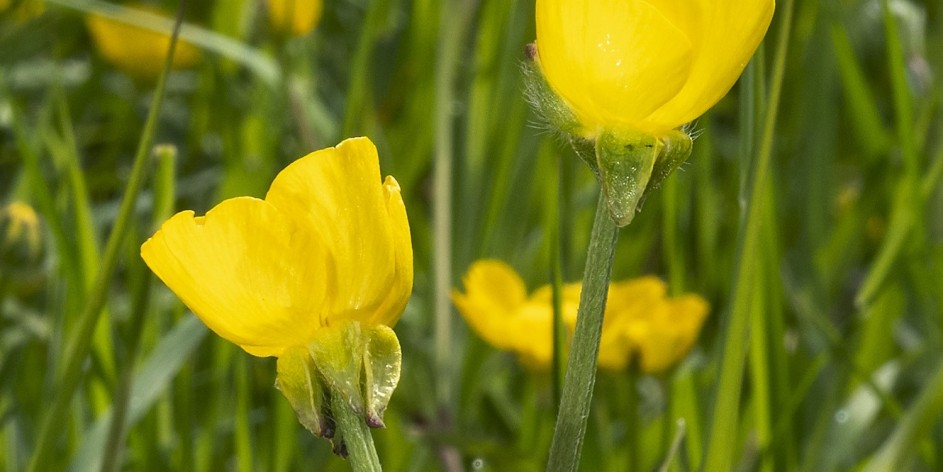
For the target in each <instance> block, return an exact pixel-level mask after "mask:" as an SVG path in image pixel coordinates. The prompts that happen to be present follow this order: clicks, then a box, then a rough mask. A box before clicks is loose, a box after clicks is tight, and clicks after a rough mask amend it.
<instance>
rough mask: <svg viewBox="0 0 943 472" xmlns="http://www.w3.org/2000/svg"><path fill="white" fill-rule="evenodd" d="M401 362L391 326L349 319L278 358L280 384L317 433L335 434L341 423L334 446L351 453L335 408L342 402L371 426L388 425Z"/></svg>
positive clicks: (301, 417)
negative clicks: (385, 422)
mask: <svg viewBox="0 0 943 472" xmlns="http://www.w3.org/2000/svg"><path fill="white" fill-rule="evenodd" d="M401 364H402V351H401V350H400V344H399V340H398V339H397V338H396V334H395V333H394V332H393V330H392V329H390V327H388V326H386V325H374V326H364V325H362V324H361V323H360V322H359V321H354V320H349V319H346V320H342V321H340V322H338V323H336V324H334V325H332V326H328V327H325V328H322V329H321V330H319V331H318V333H317V335H316V337H315V339H314V341H312V342H311V343H309V344H308V345H307V346H304V347H295V348H290V349H286V350H285V352H283V353H282V355H281V356H279V358H278V366H277V369H278V379H277V381H276V387H277V388H278V389H279V390H281V392H282V394H284V395H285V397H286V398H287V399H288V401H289V403H291V406H292V408H294V410H295V413H296V414H297V416H298V421H299V422H301V424H302V425H303V426H304V427H305V428H306V429H307V430H308V431H310V432H311V433H312V434H314V435H315V436H320V437H324V438H327V439H331V438H334V437H335V428H338V431H337V432H336V433H337V438H335V441H334V442H335V444H334V451H335V452H336V453H338V454H339V455H346V454H345V453H344V451H345V450H346V447H345V445H344V444H343V442H344V439H343V438H344V434H345V432H344V431H340V429H342V427H341V425H340V424H335V422H334V421H333V420H332V418H335V417H336V414H337V413H338V412H336V411H333V410H334V409H336V406H337V405H338V404H341V405H343V406H344V407H345V409H348V410H349V411H351V412H353V414H354V415H356V416H357V417H359V418H360V421H362V422H363V423H365V424H366V425H367V426H369V427H371V428H382V427H383V413H384V411H386V407H387V405H389V402H390V398H391V396H392V394H393V391H394V390H395V389H396V385H397V383H399V377H400V367H401ZM348 434H349V433H348Z"/></svg>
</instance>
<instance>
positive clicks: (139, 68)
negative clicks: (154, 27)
mask: <svg viewBox="0 0 943 472" xmlns="http://www.w3.org/2000/svg"><path fill="white" fill-rule="evenodd" d="M134 8H135V9H137V10H141V11H143V12H147V13H152V14H155V15H160V16H166V15H165V14H164V12H162V11H160V10H157V9H155V8H153V7H150V6H147V5H136V6H134ZM85 24H86V25H87V26H88V29H89V32H90V33H91V34H92V40H93V41H94V43H95V49H97V50H98V52H99V54H101V56H102V57H103V58H105V60H107V61H108V62H109V63H111V64H112V65H114V66H115V67H117V68H118V69H120V70H121V71H122V72H124V73H126V74H128V75H130V76H132V77H134V78H136V79H145V80H147V79H150V80H153V79H155V78H156V77H157V76H158V75H160V72H161V70H162V69H163V67H164V58H165V57H166V56H167V50H168V48H169V47H170V35H169V34H166V33H158V32H155V31H151V30H148V29H144V28H139V27H137V26H134V25H130V24H128V23H124V22H121V21H118V20H114V19H111V18H106V17H104V16H98V15H89V16H87V17H85ZM200 59H201V54H200V50H199V49H198V48H197V47H196V46H194V45H192V44H190V43H188V42H186V41H177V49H176V51H175V53H174V58H173V63H172V64H171V67H173V68H174V69H185V68H188V67H192V66H194V65H196V64H197V63H199V62H200Z"/></svg>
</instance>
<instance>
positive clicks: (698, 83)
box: [525, 0, 775, 226]
mask: <svg viewBox="0 0 943 472" xmlns="http://www.w3.org/2000/svg"><path fill="white" fill-rule="evenodd" d="M774 3H775V2H774V1H773V0H733V1H727V2H720V1H715V0H693V1H689V0H686V1H679V0H537V7H536V9H537V12H536V17H537V42H536V45H535V46H532V47H531V48H530V51H529V55H530V56H531V59H532V62H530V63H528V64H527V66H526V67H525V71H526V75H527V78H528V82H529V83H528V92H529V96H530V99H531V101H532V102H533V104H534V105H535V107H536V108H537V109H538V111H540V112H541V113H542V115H543V116H544V117H545V118H546V120H547V121H548V122H549V124H550V126H552V127H553V128H555V129H557V130H560V131H561V132H563V133H564V134H565V135H567V137H568V138H569V139H570V141H571V142H572V143H573V144H574V147H575V148H576V150H577V153H578V154H580V156H581V157H582V158H583V159H584V160H586V161H587V162H588V163H589V165H590V166H591V167H592V168H593V170H594V171H595V172H596V173H597V175H598V176H599V179H600V182H601V183H602V186H603V191H604V192H606V196H607V199H608V204H609V211H610V215H611V216H612V217H613V219H614V220H615V222H616V223H617V224H619V225H620V226H624V225H626V224H628V223H629V222H631V221H632V218H633V217H634V214H635V211H636V207H637V206H638V204H639V202H640V201H641V200H642V199H643V198H644V196H645V192H646V191H647V190H649V188H656V187H657V186H658V185H659V184H660V183H661V181H662V180H663V179H664V178H665V177H667V176H668V175H669V174H670V173H671V172H673V171H674V169H676V168H677V167H678V166H680V165H681V164H682V163H683V162H684V161H685V160H686V159H687V158H688V156H689V155H690V153H691V145H692V143H691V138H690V136H689V135H688V133H687V132H686V131H684V130H679V128H680V127H682V126H683V125H685V124H686V123H689V122H690V121H692V120H694V119H695V118H697V117H698V116H700V115H701V114H703V113H704V112H705V111H707V109H708V108H710V107H712V106H713V105H714V104H715V103H717V101H718V100H720V99H721V98H722V97H723V96H724V95H725V94H726V93H727V92H728V91H729V90H730V88H731V87H732V86H733V84H734V82H736V80H737V78H738V77H739V76H740V73H741V72H742V71H743V68H744V67H745V66H746V64H747V62H748V61H749V60H750V57H751V56H752V55H753V52H754V51H755V50H756V48H757V46H758V45H759V43H760V41H761V40H762V39H763V36H764V35H765V34H766V30H767V28H768V27H769V23H770V19H771V18H772V14H773V9H774Z"/></svg>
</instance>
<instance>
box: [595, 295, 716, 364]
mask: <svg viewBox="0 0 943 472" xmlns="http://www.w3.org/2000/svg"><path fill="white" fill-rule="evenodd" d="M708 310H709V305H708V304H707V301H706V300H704V299H703V298H701V297H700V296H698V295H694V294H685V295H682V296H679V297H675V298H668V293H667V287H666V286H665V283H664V282H663V281H662V280H661V279H659V278H657V277H651V276H647V277H641V278H638V279H633V280H628V281H624V282H615V283H613V284H612V285H610V286H609V298H608V301H607V304H606V317H605V319H604V321H603V331H602V338H601V339H600V348H599V365H600V367H602V368H605V369H610V370H621V369H625V368H626V367H627V366H628V364H629V362H631V361H632V360H633V359H636V360H637V362H638V364H639V367H640V369H641V370H642V372H647V373H657V372H663V371H665V370H668V369H669V368H671V367H672V366H674V365H675V364H677V363H678V361H680V360H681V359H683V358H684V356H686V355H687V353H688V351H690V350H691V347H693V346H694V342H695V341H697V336H698V333H700V332H701V326H702V325H703V324H704V319H705V318H706V317H707V312H708Z"/></svg>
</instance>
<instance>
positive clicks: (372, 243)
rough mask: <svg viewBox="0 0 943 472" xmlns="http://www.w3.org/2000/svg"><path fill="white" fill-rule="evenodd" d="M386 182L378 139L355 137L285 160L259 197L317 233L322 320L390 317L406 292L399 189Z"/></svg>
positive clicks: (407, 264) (407, 262) (408, 270)
mask: <svg viewBox="0 0 943 472" xmlns="http://www.w3.org/2000/svg"><path fill="white" fill-rule="evenodd" d="M387 185H391V183H390V182H389V181H388V182H387ZM385 188H386V187H384V185H383V184H381V182H380V164H379V159H378V157H377V150H376V147H374V145H373V143H372V142H370V140H369V139H367V138H353V139H348V140H345V141H344V142H342V143H341V144H339V145H338V146H337V147H335V148H327V149H322V150H320V151H316V152H313V153H311V154H308V155H307V156H305V157H303V158H301V159H298V160H297V161H295V162H294V163H292V164H291V165H289V166H288V167H287V168H285V170H283V171H282V172H281V173H279V174H278V176H277V177H276V178H275V181H274V182H272V187H271V188H270V189H269V192H268V194H267V195H266V197H265V199H266V201H267V202H269V203H271V204H272V205H273V206H275V207H276V208H278V209H279V210H281V211H282V213H284V214H287V215H291V218H292V219H293V220H294V221H295V222H297V223H298V224H299V225H300V226H301V227H302V231H304V232H307V233H311V234H315V235H317V237H318V239H319V241H320V244H321V245H322V247H323V248H324V251H323V253H324V254H326V255H328V256H329V261H328V264H327V267H326V273H325V275H324V277H323V280H324V283H325V284H326V287H325V289H326V293H327V294H328V297H327V298H326V300H325V302H324V303H325V304H326V305H327V306H328V309H327V310H326V312H327V313H329V315H328V318H327V320H326V322H327V324H330V323H331V322H332V321H334V320H342V319H353V320H356V321H361V322H365V323H367V324H370V323H372V322H374V321H377V320H378V321H386V320H391V321H395V318H396V317H397V316H398V314H396V315H392V314H391V310H393V309H394V308H397V307H399V306H401V305H402V304H403V303H404V300H405V298H407V297H408V296H409V289H410V288H411V286H412V280H411V279H412V257H411V253H412V249H411V248H407V247H406V246H407V245H408V234H409V228H408V225H407V222H406V217H405V210H403V209H402V208H401V206H400V205H401V203H402V201H401V200H400V197H399V194H398V191H395V189H393V188H392V187H389V188H386V190H384V189H385ZM401 277H408V278H409V279H410V280H409V281H408V283H404V281H402V280H399V278H401ZM381 311H383V313H381Z"/></svg>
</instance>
